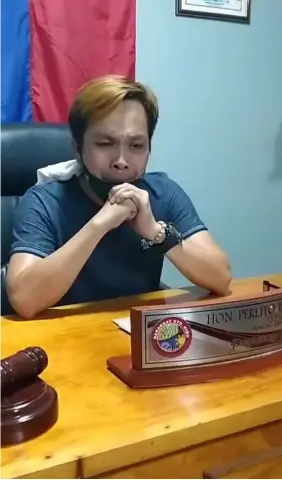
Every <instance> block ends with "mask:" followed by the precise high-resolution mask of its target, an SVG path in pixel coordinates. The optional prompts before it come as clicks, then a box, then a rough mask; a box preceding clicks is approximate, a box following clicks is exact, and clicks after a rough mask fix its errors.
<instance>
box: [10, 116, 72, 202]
mask: <svg viewBox="0 0 282 480" xmlns="http://www.w3.org/2000/svg"><path fill="white" fill-rule="evenodd" d="M74 157H75V152H74V149H73V147H72V142H71V134H70V130H69V128H68V126H67V125H60V124H52V123H24V124H22V123H20V124H15V123H13V124H6V125H2V128H1V183H2V190H1V195H2V196H5V195H7V196H12V195H23V194H24V193H25V192H26V191H27V190H28V189H29V188H30V187H31V186H32V185H34V184H35V183H36V180H37V177H36V172H37V170H38V168H42V167H45V166H47V165H51V164H55V163H59V162H63V161H66V160H70V159H72V158H74Z"/></svg>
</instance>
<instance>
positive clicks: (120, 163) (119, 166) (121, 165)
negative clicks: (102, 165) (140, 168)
mask: <svg viewBox="0 0 282 480" xmlns="http://www.w3.org/2000/svg"><path fill="white" fill-rule="evenodd" d="M113 167H114V168H115V169H116V170H126V169H127V168H128V164H127V161H126V160H125V158H124V157H123V155H120V157H119V158H118V159H117V160H116V161H115V162H114V164H113Z"/></svg>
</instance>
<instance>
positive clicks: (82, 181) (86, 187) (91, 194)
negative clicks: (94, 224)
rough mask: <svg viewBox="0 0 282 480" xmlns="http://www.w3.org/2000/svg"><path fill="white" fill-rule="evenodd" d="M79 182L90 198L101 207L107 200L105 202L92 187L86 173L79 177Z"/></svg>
mask: <svg viewBox="0 0 282 480" xmlns="http://www.w3.org/2000/svg"><path fill="white" fill-rule="evenodd" d="M78 182H79V185H80V187H81V188H82V190H83V192H84V193H85V195H87V197H88V198H90V200H92V202H94V203H96V205H99V207H102V206H103V205H104V203H105V202H103V200H101V199H100V198H99V197H98V196H97V195H96V194H95V193H94V192H93V191H92V189H91V187H90V185H89V183H88V181H87V179H86V178H85V176H84V175H82V176H81V177H79V179H78Z"/></svg>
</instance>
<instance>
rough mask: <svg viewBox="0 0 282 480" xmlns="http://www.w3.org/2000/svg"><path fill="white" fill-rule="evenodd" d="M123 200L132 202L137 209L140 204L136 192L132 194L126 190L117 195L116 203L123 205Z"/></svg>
mask: <svg viewBox="0 0 282 480" xmlns="http://www.w3.org/2000/svg"><path fill="white" fill-rule="evenodd" d="M125 200H132V201H133V202H134V203H135V205H136V206H137V207H138V204H139V203H140V198H139V196H138V194H137V193H136V192H133V191H132V190H126V191H124V192H120V193H119V194H117V199H116V203H123V202H124V201H125Z"/></svg>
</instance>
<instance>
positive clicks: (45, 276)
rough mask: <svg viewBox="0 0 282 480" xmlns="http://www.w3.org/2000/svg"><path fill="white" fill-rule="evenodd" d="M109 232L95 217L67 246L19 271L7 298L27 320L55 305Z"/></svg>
mask: <svg viewBox="0 0 282 480" xmlns="http://www.w3.org/2000/svg"><path fill="white" fill-rule="evenodd" d="M106 233H107V228H106V226H105V224H104V223H103V222H102V221H100V219H98V218H96V217H94V218H93V219H92V220H90V221H89V222H88V223H87V224H86V225H85V226H84V227H83V228H82V229H81V230H80V231H79V232H78V233H77V234H76V235H74V236H73V237H72V238H71V239H70V240H69V241H68V242H67V243H66V244H65V245H63V246H62V247H61V248H59V249H58V250H56V251H55V252H54V253H52V254H51V255H49V256H48V257H46V258H44V259H36V260H35V261H33V262H32V263H31V264H30V265H28V266H26V267H25V268H24V269H23V270H22V271H21V272H19V274H18V276H17V278H16V280H14V282H13V286H12V288H11V287H9V271H8V281H7V285H8V295H9V298H10V301H11V304H12V306H13V307H14V309H15V310H16V311H17V312H18V313H19V314H20V315H21V316H24V317H28V318H32V317H34V316H35V315H36V314H37V313H39V312H41V311H43V310H45V309H46V308H49V307H51V306H53V305H55V304H56V303H57V302H58V301H59V300H60V299H61V298H62V297H63V296H64V295H65V294H66V293H67V291H68V290H69V289H70V287H71V286H72V284H73V283H74V281H75V279H76V278H77V276H78V274H79V273H80V271H81V269H82V268H83V266H84V265H85V263H86V262H87V260H88V258H89V257H90V255H91V254H92V252H93V250H94V249H95V248H96V246H97V245H98V243H99V242H100V240H101V239H102V238H103V236H104V235H105V234H106Z"/></svg>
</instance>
